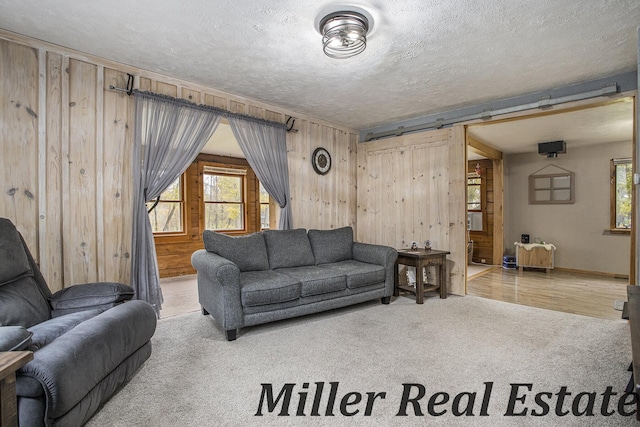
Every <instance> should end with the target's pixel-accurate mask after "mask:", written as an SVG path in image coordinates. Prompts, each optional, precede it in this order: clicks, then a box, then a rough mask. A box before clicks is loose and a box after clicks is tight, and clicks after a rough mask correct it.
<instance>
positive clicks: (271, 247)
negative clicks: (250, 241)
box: [263, 228, 316, 270]
mask: <svg viewBox="0 0 640 427" xmlns="http://www.w3.org/2000/svg"><path fill="white" fill-rule="evenodd" d="M263 234H264V241H265V243H266V244H267V254H268V256H269V266H270V267H271V269H272V270H275V269H277V268H289V267H303V266H307V265H314V264H315V263H316V261H315V258H314V257H313V251H312V250H311V244H310V243H309V237H307V231H306V230H305V229H304V228H298V229H295V230H265V231H264V232H263Z"/></svg>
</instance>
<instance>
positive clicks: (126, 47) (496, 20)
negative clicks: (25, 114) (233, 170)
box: [0, 0, 640, 130]
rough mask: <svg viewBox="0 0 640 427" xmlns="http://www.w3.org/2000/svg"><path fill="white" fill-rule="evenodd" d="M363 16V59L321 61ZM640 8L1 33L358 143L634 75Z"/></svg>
mask: <svg viewBox="0 0 640 427" xmlns="http://www.w3.org/2000/svg"><path fill="white" fill-rule="evenodd" d="M349 4H350V5H354V6H357V7H359V8H362V9H364V10H366V11H367V12H368V13H369V14H370V15H371V16H372V17H373V20H374V23H373V30H372V32H371V35H370V37H369V43H368V46H367V49H366V51H365V52H364V53H362V54H361V55H359V56H357V57H354V58H351V59H348V60H335V59H330V58H328V57H326V56H325V55H324V54H323V53H322V48H321V37H320V35H319V33H318V31H317V29H316V22H317V21H318V19H319V18H320V17H321V16H323V15H324V14H325V13H326V12H329V11H335V10H338V9H341V8H343V6H344V5H349ZM639 23H640V2H639V1H638V0H571V1H558V0H500V1H498V0H496V1H489V0H437V1H436V0H386V1H383V0H370V1H354V2H345V3H339V2H335V1H327V0H259V1H257V0H256V1H246V0H189V1H184V0H181V1H178V0H135V1H131V0H109V1H104V0H99V1H98V0H83V1H78V0H49V1H46V2H43V1H40V0H20V1H16V0H0V28H2V29H5V30H9V31H13V32H16V33H19V34H24V35H28V36H32V37H35V38H38V39H42V40H46V41H48V42H52V43H55V44H59V45H62V46H65V47H69V48H72V49H77V50H79V51H82V52H85V53H90V54H93V55H97V56H100V57H103V58H107V59H111V60H114V61H118V62H121V63H124V64H128V65H132V66H136V67H139V68H142V69H146V70H150V71H155V72H158V73H162V74H165V75H169V76H172V77H176V78H179V79H183V80H187V81H190V82H194V83H198V84H201V85H205V86H208V87H212V88H215V89H218V90H222V91H226V92H230V93H233V94H237V95H241V96H245V97H249V98H252V99H255V100H258V101H262V102H265V103H268V104H272V105H276V106H279V107H282V108H286V109H288V110H291V111H295V112H299V113H302V114H308V115H311V116H313V117H317V118H319V119H324V120H327V121H330V122H333V123H336V124H341V125H344V126H348V127H350V128H353V129H356V130H362V129H366V128H370V127H374V126H378V125H383V124H388V123H393V122H396V121H399V120H403V119H408V118H413V117H420V116H424V115H427V114H431V113H436V112H440V111H446V110H451V109H454V108H458V107H462V106H469V105H474V104H478V103H481V102H486V101H491V100H494V99H503V98H508V97H511V96H517V95H522V94H526V93H531V92H536V91H541V90H547V89H551V88H556V87H561V86H565V85H568V84H572V83H579V82H583V81H589V80H594V79H596V78H600V77H606V76H610V75H615V74H620V73H624V72H629V71H632V70H635V69H636V61H637V59H636V56H637V54H636V52H637V27H638V24H639Z"/></svg>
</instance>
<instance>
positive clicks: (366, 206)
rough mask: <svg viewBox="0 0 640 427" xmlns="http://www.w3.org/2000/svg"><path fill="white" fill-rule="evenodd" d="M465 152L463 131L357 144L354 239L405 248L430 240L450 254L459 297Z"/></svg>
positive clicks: (463, 241)
mask: <svg viewBox="0 0 640 427" xmlns="http://www.w3.org/2000/svg"><path fill="white" fill-rule="evenodd" d="M465 151H466V145H465V138H464V128H463V127H462V126H454V127H453V128H450V129H441V130H433V131H427V132H421V133H416V134H410V135H405V136H401V137H396V138H389V139H384V140H380V141H373V142H367V143H364V144H359V145H358V190H357V191H358V209H357V223H358V229H357V236H358V240H360V241H367V242H371V243H381V244H387V245H391V246H394V247H396V248H408V247H409V246H410V245H411V242H412V241H416V242H418V243H419V245H422V244H423V242H424V241H425V240H427V239H428V240H430V241H431V244H432V247H433V249H440V250H447V251H450V252H451V254H450V255H448V256H447V272H448V274H449V277H448V286H449V292H451V293H453V294H457V295H464V294H465V293H466V280H465V272H466V262H467V253H466V225H467V223H466V169H467V163H466V156H465Z"/></svg>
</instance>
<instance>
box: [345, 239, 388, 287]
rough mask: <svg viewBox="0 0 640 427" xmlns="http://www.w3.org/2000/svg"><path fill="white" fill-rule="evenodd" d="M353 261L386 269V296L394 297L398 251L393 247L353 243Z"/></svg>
mask: <svg viewBox="0 0 640 427" xmlns="http://www.w3.org/2000/svg"><path fill="white" fill-rule="evenodd" d="M353 259H354V260H356V261H360V262H368V263H370V264H377V265H380V266H382V267H384V270H385V280H384V288H385V296H391V295H393V288H394V286H395V275H394V273H395V271H394V270H395V268H396V260H397V259H398V251H397V250H395V249H394V248H392V247H391V246H384V245H374V244H371V243H360V242H354V243H353Z"/></svg>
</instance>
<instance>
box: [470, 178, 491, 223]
mask: <svg viewBox="0 0 640 427" xmlns="http://www.w3.org/2000/svg"><path fill="white" fill-rule="evenodd" d="M482 172H483V173H486V169H485V168H482ZM471 178H476V179H480V209H469V200H467V214H468V213H469V212H480V213H481V214H482V229H481V230H467V231H468V232H471V233H485V232H486V231H487V204H486V200H487V180H486V179H484V176H483V174H480V175H478V174H477V173H476V172H468V173H467V186H469V179H471ZM468 194H469V193H468V192H467V195H468Z"/></svg>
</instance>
